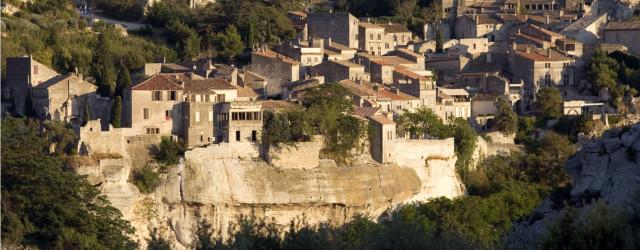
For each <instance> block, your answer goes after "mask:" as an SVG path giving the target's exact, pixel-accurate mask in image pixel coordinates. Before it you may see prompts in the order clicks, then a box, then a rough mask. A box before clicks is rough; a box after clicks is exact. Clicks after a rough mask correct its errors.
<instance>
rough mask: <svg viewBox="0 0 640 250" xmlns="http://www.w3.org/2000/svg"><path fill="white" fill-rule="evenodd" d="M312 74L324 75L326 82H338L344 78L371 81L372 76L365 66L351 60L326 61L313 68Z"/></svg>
mask: <svg viewBox="0 0 640 250" xmlns="http://www.w3.org/2000/svg"><path fill="white" fill-rule="evenodd" d="M311 74H312V75H320V76H324V78H325V81H326V82H338V81H341V80H344V79H349V80H352V81H358V80H365V81H369V80H370V76H369V74H367V73H366V72H365V70H364V66H362V65H360V64H356V63H352V62H350V61H333V60H330V61H326V62H323V63H322V64H320V65H316V66H314V67H313V68H312V69H311Z"/></svg>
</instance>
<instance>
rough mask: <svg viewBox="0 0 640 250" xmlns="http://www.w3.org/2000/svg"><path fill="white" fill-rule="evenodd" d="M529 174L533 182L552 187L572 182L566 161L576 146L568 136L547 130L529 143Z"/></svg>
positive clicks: (527, 170)
mask: <svg viewBox="0 0 640 250" xmlns="http://www.w3.org/2000/svg"><path fill="white" fill-rule="evenodd" d="M527 151H528V152H529V154H528V155H527V158H526V162H527V168H526V172H527V175H529V176H530V178H531V179H530V180H531V181H532V182H536V183H541V184H544V185H547V186H550V187H556V186H564V185H566V184H569V183H570V179H569V175H568V174H567V172H566V171H565V170H564V163H565V161H566V160H567V159H569V157H571V156H572V155H573V154H574V153H575V152H576V149H575V146H574V145H573V144H572V143H571V141H569V139H568V138H567V137H566V136H563V135H560V134H557V133H554V132H551V131H546V132H545V133H544V135H543V136H542V137H541V138H540V139H538V140H536V141H534V142H533V143H532V144H530V145H527Z"/></svg>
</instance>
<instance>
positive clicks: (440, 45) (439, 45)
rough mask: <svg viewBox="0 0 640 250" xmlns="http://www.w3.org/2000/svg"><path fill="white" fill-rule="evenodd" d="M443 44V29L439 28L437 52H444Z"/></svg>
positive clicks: (437, 32)
mask: <svg viewBox="0 0 640 250" xmlns="http://www.w3.org/2000/svg"><path fill="white" fill-rule="evenodd" d="M443 46H444V41H443V38H442V31H440V29H438V30H437V31H436V53H442V52H443V51H444V49H443Z"/></svg>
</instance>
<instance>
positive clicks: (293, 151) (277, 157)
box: [267, 141, 322, 169]
mask: <svg viewBox="0 0 640 250" xmlns="http://www.w3.org/2000/svg"><path fill="white" fill-rule="evenodd" d="M321 148H322V142H321V141H310V142H298V143H295V144H294V145H286V144H284V145H281V146H280V147H273V146H271V147H269V154H268V155H267V162H269V164H271V165H272V166H274V167H276V168H279V169H311V168H315V167H317V166H318V164H319V158H320V149H321Z"/></svg>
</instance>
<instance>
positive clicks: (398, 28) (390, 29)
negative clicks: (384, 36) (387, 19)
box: [382, 23, 411, 33]
mask: <svg viewBox="0 0 640 250" xmlns="http://www.w3.org/2000/svg"><path fill="white" fill-rule="evenodd" d="M382 27H384V32H385V33H411V31H410V30H409V29H407V26H404V25H402V24H397V23H392V24H383V25H382Z"/></svg>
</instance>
